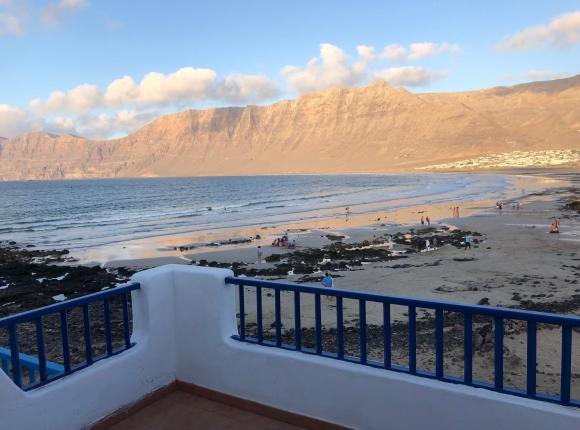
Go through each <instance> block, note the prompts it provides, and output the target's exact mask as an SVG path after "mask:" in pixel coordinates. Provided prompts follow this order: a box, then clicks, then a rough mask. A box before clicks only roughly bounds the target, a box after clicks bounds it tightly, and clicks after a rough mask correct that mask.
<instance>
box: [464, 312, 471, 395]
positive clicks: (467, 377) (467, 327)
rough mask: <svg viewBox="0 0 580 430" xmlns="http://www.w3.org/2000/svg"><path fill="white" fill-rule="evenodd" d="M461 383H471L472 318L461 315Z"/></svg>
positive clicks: (467, 315)
mask: <svg viewBox="0 0 580 430" xmlns="http://www.w3.org/2000/svg"><path fill="white" fill-rule="evenodd" d="M463 381H464V383H465V384H466V385H471V384H472V382H473V317H472V315H471V314H464V315H463Z"/></svg>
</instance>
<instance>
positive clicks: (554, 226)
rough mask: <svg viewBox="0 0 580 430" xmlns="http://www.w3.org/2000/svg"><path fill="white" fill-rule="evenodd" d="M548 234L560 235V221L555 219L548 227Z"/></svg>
mask: <svg viewBox="0 0 580 430" xmlns="http://www.w3.org/2000/svg"><path fill="white" fill-rule="evenodd" d="M549 232H550V233H560V220H559V219H558V218H556V219H555V220H554V222H553V223H552V224H551V225H550V230H549Z"/></svg>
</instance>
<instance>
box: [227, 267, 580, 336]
mask: <svg viewBox="0 0 580 430" xmlns="http://www.w3.org/2000/svg"><path fill="white" fill-rule="evenodd" d="M225 281H226V283H228V284H240V283H241V284H243V285H247V286H261V287H266V288H274V289H276V288H278V289H282V290H286V291H299V292H303V293H309V294H316V293H319V294H323V295H327V296H331V297H337V296H340V297H342V298H343V299H354V300H360V299H362V300H366V301H373V302H379V303H385V302H388V303H390V304H392V305H402V306H415V307H416V308H427V309H434V310H436V309H443V310H445V311H448V312H460V313H470V314H472V315H482V316H491V317H501V318H504V319H506V318H513V319H518V320H523V321H529V320H535V321H536V322H539V323H545V324H563V323H564V322H565V323H567V324H570V325H572V326H574V327H580V317H577V316H572V315H556V314H550V313H546V312H537V311H528V310H518V309H510V308H501V307H495V306H483V305H467V304H460V303H453V302H445V301H435V300H425V299H417V298H414V297H405V296H388V295H383V294H375V293H362V292H360V291H353V290H345V289H340V288H332V289H328V288H323V287H314V286H307V285H298V284H290V283H284V282H274V281H264V280H258V279H250V278H234V277H227V278H226V280H225Z"/></svg>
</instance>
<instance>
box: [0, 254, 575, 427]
mask: <svg viewBox="0 0 580 430" xmlns="http://www.w3.org/2000/svg"><path fill="white" fill-rule="evenodd" d="M133 281H134V283H132V284H131V285H128V286H125V287H120V288H116V289H112V290H108V291H106V292H101V293H97V294H95V295H90V296H86V297H83V298H81V299H75V300H76V301H75V300H71V301H68V302H63V303H60V304H57V305H53V306H51V307H48V308H42V309H40V310H36V311H32V312H31V313H26V314H20V315H17V316H13V317H8V318H4V319H2V320H0V330H2V329H3V330H6V331H7V332H8V335H7V336H6V340H7V341H8V343H9V345H8V348H7V349H6V351H5V353H4V356H3V357H4V360H3V364H4V365H3V367H4V370H5V371H4V372H0V414H1V416H2V422H3V423H8V425H9V427H8V428H10V429H30V428H39V427H40V428H47V429H80V428H91V427H92V428H100V429H104V428H116V429H133V428H145V429H150V428H151V429H153V428H172V429H173V428H242V429H243V428H292V426H297V427H303V428H361V429H383V428H392V429H415V428H417V429H418V428H430V429H449V428H473V429H480V428H481V429H484V428H485V429H487V428H506V429H514V428H526V429H544V428H558V429H577V428H580V409H579V408H578V407H577V406H578V405H579V404H578V392H577V391H575V390H576V386H575V385H574V384H573V379H574V378H573V375H574V369H575V367H574V364H575V358H577V357H578V356H579V353H578V345H577V343H575V342H573V335H574V333H575V331H576V330H577V328H578V327H580V318H577V317H573V316H563V315H554V314H545V313H538V312H526V311H518V310H514V309H501V308H494V307H487V306H470V305H461V304H455V303H446V302H438V301H428V300H420V299H411V298H402V297H392V296H383V295H376V294H366V293H360V292H354V291H348V290H339V289H332V290H329V289H323V288H317V287H308V286H305V285H295V284H285V283H278V282H267V281H260V280H254V279H250V278H234V277H232V273H231V272H230V271H229V270H224V269H210V268H201V267H191V266H173V265H168V266H164V267H159V268H156V269H152V270H148V271H144V272H140V273H138V274H137V275H135V276H134V278H133ZM129 295H130V297H129ZM115 300H117V303H118V304H117V305H114V301H115ZM95 304H96V305H97V307H98V309H101V310H102V315H103V318H102V319H101V320H100V322H102V324H103V328H102V331H103V333H104V341H103V345H102V348H101V349H100V353H97V352H96V351H97V350H98V349H99V348H97V346H96V345H94V344H93V340H94V335H92V332H91V330H88V329H87V326H91V324H88V323H87V322H90V321H93V320H94V317H93V315H92V314H91V312H89V309H90V306H95ZM73 308H78V309H79V310H78V312H77V315H76V317H75V315H74V312H75V311H74V310H73ZM396 308H397V309H396ZM400 308H403V309H404V314H403V315H404V316H405V318H406V320H407V324H406V325H405V329H406V330H407V337H406V339H407V341H406V352H405V362H404V363H402V364H401V363H399V362H395V361H396V360H395V355H394V351H393V350H392V346H393V345H394V343H393V339H392V336H391V335H392V334H393V333H394V325H393V321H394V319H395V315H396V313H397V312H401V309H400ZM371 309H373V312H371ZM347 312H348V313H349V314H355V315H356V317H357V318H356V325H355V327H354V328H353V327H349V328H348V329H347V328H346V327H345V325H344V321H345V315H346V313H347ZM419 312H421V314H420V315H421V316H425V315H431V316H432V318H431V317H430V319H429V318H427V319H425V318H423V319H421V318H419V317H418V315H419ZM429 313H430V314H429ZM50 314H53V315H56V316H57V317H58V318H59V319H60V322H61V325H60V336H59V337H60V339H61V343H62V345H61V346H62V354H57V355H58V356H57V357H56V358H53V357H52V356H48V358H47V353H46V352H45V351H44V347H45V344H46V342H45V339H44V338H43V336H44V335H45V333H46V330H43V329H42V328H43V321H45V320H46V318H48V317H49V315H50ZM377 318H378V319H379V320H380V324H379V325H377V324H376V321H375V319H377ZM482 318H487V319H490V320H491V321H492V322H493V325H494V330H493V345H494V348H493V351H492V354H493V370H494V372H493V379H492V380H491V381H482V380H480V379H479V378H478V374H477V372H476V370H477V362H475V361H474V355H473V346H472V345H473V333H474V330H475V327H476V326H478V325H481V324H484V322H482V320H481V319H482ZM449 319H451V320H452V322H453V324H454V325H458V324H461V327H462V334H463V339H462V342H463V353H462V354H461V357H453V358H455V359H457V358H459V359H460V361H461V362H462V374H461V375H457V374H450V372H449V368H448V363H447V361H448V359H449V357H448V355H446V353H447V354H448V353H449V351H446V350H445V342H444V337H445V336H446V335H447V326H446V321H449ZM249 320H251V321H249ZM507 320H510V321H512V320H517V321H519V323H520V324H522V325H525V327H526V328H527V335H526V340H527V345H526V361H527V364H528V365H527V366H526V371H525V372H524V375H525V376H526V380H527V384H526V386H525V387H524V389H515V388H514V387H511V386H506V384H504V377H503V376H504V375H503V371H504V364H505V363H504V359H503V345H504V342H505V339H504V333H505V330H504V323H505V321H507ZM39 321H40V322H39ZM270 321H272V323H271V324H270ZM424 321H432V323H433V324H432V327H431V326H430V325H429V324H425V323H424ZM540 324H551V325H554V326H558V327H559V328H558V333H559V334H560V335H559V338H558V342H559V345H560V347H559V355H558V356H557V357H555V358H554V359H555V362H557V363H558V365H559V367H560V372H559V381H558V386H559V392H558V393H557V395H553V394H548V393H545V392H544V391H543V390H542V387H541V384H539V383H538V381H537V379H536V371H535V370H536V366H535V364H536V363H537V360H538V356H539V355H538V351H541V350H542V346H543V345H542V342H541V341H539V339H541V338H540V337H539V336H538V333H539V331H540V330H539V329H538V325H540ZM26 325H27V326H28V330H29V331H31V332H33V333H34V332H35V333H36V341H37V342H36V344H37V345H36V346H35V348H33V350H32V351H30V350H27V349H26V345H23V344H22V342H19V338H18V334H19V330H22V327H23V326H26ZM93 325H94V324H93ZM420 325H421V330H423V331H425V330H427V331H428V332H429V331H431V335H430V337H429V336H427V337H429V338H430V339H432V340H433V346H434V348H433V351H432V353H433V363H434V367H433V369H426V368H424V367H425V366H424V365H423V362H422V361H420V360H419V359H418V352H417V351H418V346H420V345H421V342H423V339H422V337H419V336H417V333H418V332H419V326H420ZM306 326H308V330H307V327H306ZM329 326H332V327H331V328H330V329H329V328H328V327H329ZM283 328H284V329H285V330H284V331H283ZM377 330H378V331H380V333H382V335H381V336H380V337H381V342H382V344H381V345H382V347H381V348H380V351H379V352H377V348H376V345H374V344H373V342H375V341H376V339H375V338H376V336H374V335H376V333H377V332H378V331H377ZM371 332H372V333H373V336H370V335H368V334H369V333H371ZM75 334H76V336H77V338H75ZM79 336H80V337H79ZM353 336H354V337H355V339H356V343H357V345H358V347H357V349H356V351H353V350H352V348H351V347H350V346H349V345H350V344H347V342H346V341H347V340H348V339H349V337H350V338H352V337H353ZM0 339H1V337H0ZM75 339H76V340H75ZM78 344H80V345H81V348H80V349H81V352H80V353H78V354H70V349H71V348H73V349H74V347H75V345H77V346H78ZM83 350H84V353H83ZM24 354H26V355H24ZM0 358H2V357H0ZM455 361H457V360H455ZM59 366H62V367H59Z"/></svg>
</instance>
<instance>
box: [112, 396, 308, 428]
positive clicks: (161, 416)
mask: <svg viewBox="0 0 580 430" xmlns="http://www.w3.org/2000/svg"><path fill="white" fill-rule="evenodd" d="M300 428H301V427H296V426H293V425H290V424H286V423H284V422H280V421H276V420H273V419H271V418H267V417H265V416H262V415H258V414H255V413H252V412H248V411H245V410H242V409H238V408H234V407H232V406H228V405H225V404H223V403H219V402H215V401H212V400H209V399H206V398H204V397H201V396H198V395H195V394H190V393H186V392H183V391H173V392H171V393H169V394H167V395H166V396H164V397H162V398H161V399H159V400H157V401H155V402H154V403H152V404H150V405H148V406H146V407H145V408H143V409H141V410H139V411H137V412H135V413H134V414H133V415H131V416H129V417H128V418H126V419H124V420H123V421H121V422H119V423H117V424H115V425H113V426H112V427H109V430H137V429H139V430H165V429H167V430H182V429H188V430H195V429H204V430H205V429H207V430H222V429H223V430H225V429H232V430H234V429H236V430H253V429H265V430H278V429H280V430H293V429H300Z"/></svg>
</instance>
